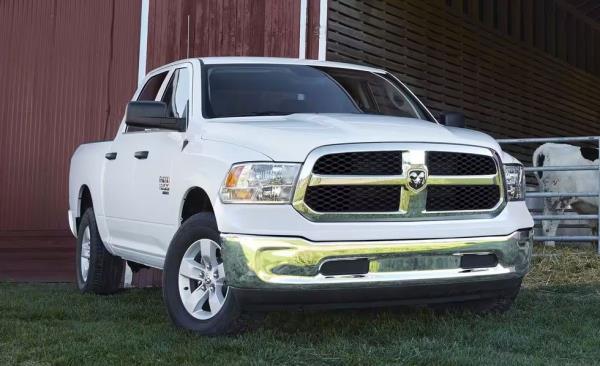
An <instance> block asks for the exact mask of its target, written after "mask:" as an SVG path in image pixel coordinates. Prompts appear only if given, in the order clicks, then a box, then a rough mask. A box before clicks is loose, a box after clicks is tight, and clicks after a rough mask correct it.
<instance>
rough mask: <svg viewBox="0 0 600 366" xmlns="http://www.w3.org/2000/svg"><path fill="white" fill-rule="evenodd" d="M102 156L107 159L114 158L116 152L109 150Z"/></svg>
mask: <svg viewBox="0 0 600 366" xmlns="http://www.w3.org/2000/svg"><path fill="white" fill-rule="evenodd" d="M104 157H105V158H106V159H107V160H115V159H116V158H117V153H116V152H109V153H106V154H104Z"/></svg>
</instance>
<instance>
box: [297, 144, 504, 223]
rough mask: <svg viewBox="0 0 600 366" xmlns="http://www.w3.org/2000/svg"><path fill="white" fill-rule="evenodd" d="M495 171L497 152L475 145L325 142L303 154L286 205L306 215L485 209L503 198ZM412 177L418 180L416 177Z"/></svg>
mask: <svg viewBox="0 0 600 366" xmlns="http://www.w3.org/2000/svg"><path fill="white" fill-rule="evenodd" d="M501 172H502V170H501V169H500V162H499V159H498V158H497V157H496V155H495V154H494V153H493V152H492V151H491V150H489V149H486V148H480V147H473V146H460V145H445V144H418V143H398V144H396V143H372V144H352V145H335V146H326V147H322V148H318V149H315V150H314V151H313V152H311V154H309V156H308V158H307V160H306V162H305V164H304V166H303V168H302V172H301V173H300V178H299V182H298V185H297V188H296V192H295V194H294V200H293V206H294V207H295V208H296V209H297V210H298V211H299V212H300V213H302V214H303V215H304V216H306V217H307V218H308V219H310V220H313V221H380V220H393V221H404V220H435V219H438V220H439V219H445V218H448V219H460V218H479V217H490V216H495V215H497V214H498V213H499V212H500V211H501V209H502V208H503V207H504V204H505V200H504V186H503V181H502V173H501ZM419 177H421V178H422V177H424V179H425V182H426V184H425V185H424V186H419V184H415V181H414V180H415V179H420V178H419ZM417 183H418V182H417Z"/></svg>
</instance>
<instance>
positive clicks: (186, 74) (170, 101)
mask: <svg viewBox="0 0 600 366" xmlns="http://www.w3.org/2000/svg"><path fill="white" fill-rule="evenodd" d="M189 100H190V70H189V69H188V68H182V69H177V70H175V71H174V72H173V76H172V77H171V80H170V81H169V85H167V88H166V89H165V92H164V94H163V97H162V101H163V102H165V103H166V104H167V108H168V109H169V115H170V116H171V117H176V118H187V114H188V108H189Z"/></svg>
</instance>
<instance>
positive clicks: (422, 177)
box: [407, 169, 427, 193]
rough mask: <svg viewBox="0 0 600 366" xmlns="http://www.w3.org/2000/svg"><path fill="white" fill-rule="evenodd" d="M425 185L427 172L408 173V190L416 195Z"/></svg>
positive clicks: (419, 170) (415, 171) (416, 170)
mask: <svg viewBox="0 0 600 366" xmlns="http://www.w3.org/2000/svg"><path fill="white" fill-rule="evenodd" d="M426 185H427V170H425V169H411V170H409V171H408V184H407V186H408V189H409V190H411V191H413V192H415V193H417V192H420V191H421V190H422V189H423V188H425V186H426Z"/></svg>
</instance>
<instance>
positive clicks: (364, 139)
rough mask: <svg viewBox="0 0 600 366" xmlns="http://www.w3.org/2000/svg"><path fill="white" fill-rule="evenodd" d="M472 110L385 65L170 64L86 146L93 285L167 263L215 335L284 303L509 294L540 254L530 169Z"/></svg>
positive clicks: (428, 300)
mask: <svg viewBox="0 0 600 366" xmlns="http://www.w3.org/2000/svg"><path fill="white" fill-rule="evenodd" d="M464 127H465V120H464V116H463V115H462V114H461V113H458V112H446V113H441V114H439V115H437V117H436V116H434V115H433V114H432V113H431V112H430V111H429V110H428V109H427V107H426V106H425V105H424V104H423V103H422V102H421V101H420V100H419V99H418V98H417V97H416V96H415V94H414V93H413V92H411V90H410V89H409V88H408V87H407V86H406V85H405V84H403V83H402V82H401V81H400V80H399V79H398V78H397V77H396V76H394V75H393V74H392V73H389V72H386V71H384V70H381V69H378V68H373V67H367V66H360V65H353V64H345V63H336V62H327V61H317V60H300V59H284V58H262V57H256V58H252V57H207V58H193V59H186V60H181V61H177V62H174V63H170V64H168V65H165V66H162V67H159V68H157V69H156V70H153V71H151V72H150V73H148V75H147V76H146V77H145V79H144V80H143V82H142V83H141V84H140V87H139V88H138V90H137V91H136V92H135V94H134V96H133V98H132V100H131V101H130V102H129V103H128V104H127V107H126V111H125V115H124V118H123V120H122V122H121V125H120V127H119V129H118V132H117V134H116V136H115V138H114V139H113V140H112V141H103V142H94V143H87V144H83V145H81V146H79V147H78V148H77V149H76V151H75V152H74V154H73V156H72V158H71V166H70V173H69V211H68V218H69V226H70V229H71V231H72V233H73V235H74V236H75V237H76V238H77V241H76V266H75V268H76V278H77V286H78V288H79V290H80V291H82V292H89V293H97V294H110V293H114V292H116V291H117V290H118V289H119V288H120V287H121V286H122V283H123V273H124V268H125V266H126V265H128V266H129V267H130V268H131V269H132V270H133V271H136V270H138V269H140V268H144V267H151V268H157V269H160V270H162V291H163V297H164V303H165V305H166V309H167V313H168V315H169V317H170V318H171V320H172V322H173V323H174V324H175V325H176V326H178V327H182V328H185V329H189V330H192V331H195V332H197V333H199V334H202V335H215V334H223V333H228V332H232V331H235V330H236V329H239V327H240V324H243V322H242V321H241V320H240V319H242V318H243V317H241V315H243V314H246V313H252V312H256V311H258V310H263V309H270V308H280V307H294V308H338V307H370V306H396V305H402V304H418V305H423V306H433V307H437V306H441V304H444V305H445V306H450V307H453V308H454V307H456V308H458V309H468V310H469V311H473V312H477V313H490V312H504V311H506V310H508V309H509V308H510V306H511V304H512V303H513V302H514V300H515V297H516V296H517V294H518V292H519V289H520V286H521V281H522V279H523V277H524V276H525V275H526V273H527V272H528V270H529V267H530V258H531V251H532V227H533V221H532V217H531V215H530V213H529V211H528V210H527V207H526V205H525V201H524V193H525V177H524V169H523V165H522V164H521V163H520V162H519V161H518V160H516V159H515V158H514V157H512V156H511V155H509V154H508V153H506V152H504V151H502V149H501V148H500V146H499V145H498V143H497V142H496V141H495V140H494V139H493V138H492V137H490V136H489V135H486V134H484V133H481V132H477V131H474V130H469V129H466V128H464Z"/></svg>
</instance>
